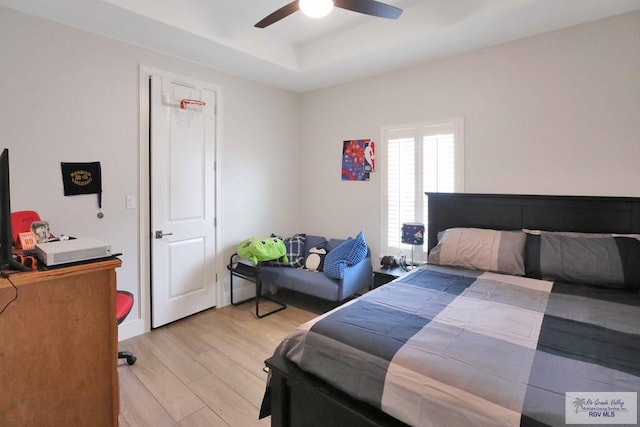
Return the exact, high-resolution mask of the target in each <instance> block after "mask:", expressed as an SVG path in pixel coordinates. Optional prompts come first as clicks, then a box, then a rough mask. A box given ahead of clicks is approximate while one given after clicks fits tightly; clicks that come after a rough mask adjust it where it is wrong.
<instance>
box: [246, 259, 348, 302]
mask: <svg viewBox="0 0 640 427" xmlns="http://www.w3.org/2000/svg"><path fill="white" fill-rule="evenodd" d="M258 276H259V278H260V280H262V281H263V282H264V283H269V284H272V285H275V286H278V287H282V288H286V289H291V290H294V291H296V292H302V293H304V294H307V295H313V296H314V297H318V298H322V299H326V300H329V301H338V299H339V296H340V282H339V281H337V280H335V279H331V278H329V277H327V276H326V275H325V274H322V273H313V272H311V271H308V270H303V269H301V268H281V267H270V266H264V267H260V269H259V272H258Z"/></svg>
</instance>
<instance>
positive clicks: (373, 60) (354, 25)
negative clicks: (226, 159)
mask: <svg viewBox="0 0 640 427" xmlns="http://www.w3.org/2000/svg"><path fill="white" fill-rule="evenodd" d="M289 1H290V0H54V1H51V0H0V5H4V6H7V7H10V8H14V9H17V10H21V11H23V12H26V13H31V14H34V15H38V16H42V17H44V18H46V19H50V20H53V21H57V22H61V23H63V24H67V25H70V26H73V27H77V28H81V29H84V30H87V31H90V32H94V33H97V34H102V35H105V36H108V37H111V38H114V39H118V40H122V41H126V42H129V43H132V44H135V45H138V46H143V47H146V48H149V49H153V50H156V51H160V52H164V53H168V54H171V55H176V56H179V57H181V58H185V59H187V60H190V61H193V62H197V63H200V64H204V65H207V66H211V67H214V68H217V69H221V70H224V71H227V72H230V73H233V74H237V75H241V76H244V77H248V78H251V79H254V80H257V81H261V82H264V83H267V84H269V85H272V86H276V87H280V88H283V89H287V90H291V91H296V92H305V91H309V90H314V89H319V88H323V87H327V86H331V85H335V84H339V83H343V82H347V81H350V80H354V79H358V78H362V77H365V76H370V75H375V74H379V73H382V72H386V71H391V70H395V69H399V68H403V67H406V66H409V65H413V64H418V63H423V62H427V61H429V60H433V59H435V58H441V57H444V56H450V55H455V54H459V53H463V52H468V51H471V50H474V49H479V48H483V47H487V46H491V45H495V44H499V43H504V42H508V41H511V40H516V39H520V38H523V37H529V36H532V35H536V34H541V33H545V32H549V31H553V30H557V29H560V28H564V27H568V26H571V25H576V24H580V23H584V22H589V21H594V20H597V19H601V18H605V17H608V16H613V15H618V14H621V13H625V12H629V11H632V10H638V9H640V0H386V1H385V2H386V3H389V4H392V5H394V6H397V7H400V8H402V9H403V10H404V13H403V14H402V16H401V17H400V18H399V19H398V20H387V19H381V18H374V17H370V16H366V15H362V14H358V13H354V12H350V11H347V10H343V9H334V10H333V11H332V12H331V14H329V16H327V17H326V18H322V19H311V18H308V17H306V16H304V15H303V14H302V13H300V12H296V13H295V14H293V15H290V16H289V17H287V18H285V19H283V20H282V21H279V22H277V23H275V24H274V25H271V26H269V27H267V28H265V29H258V28H254V27H253V25H254V24H255V23H256V22H258V21H259V20H260V19H262V18H264V17H265V16H266V15H268V14H270V13H271V12H273V11H275V10H276V9H278V8H280V7H282V6H284V5H285V4H287V3H288V2H289Z"/></svg>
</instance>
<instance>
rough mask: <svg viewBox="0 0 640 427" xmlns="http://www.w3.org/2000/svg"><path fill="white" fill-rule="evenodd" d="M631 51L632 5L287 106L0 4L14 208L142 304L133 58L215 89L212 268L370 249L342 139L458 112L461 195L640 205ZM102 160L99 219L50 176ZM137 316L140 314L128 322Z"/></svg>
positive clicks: (372, 191)
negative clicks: (261, 248) (256, 257)
mask: <svg viewBox="0 0 640 427" xmlns="http://www.w3.org/2000/svg"><path fill="white" fill-rule="evenodd" d="M638 40H640V13H638V12H635V13H631V14H626V15H622V16H619V17H614V18H611V19H607V20H603V21H598V22H595V23H590V24H585V25H581V26H577V27H573V28H570V29H566V30H562V31H558V32H555V33H551V34H547V35H543V36H539V37H533V38H529V39H525V40H521V41H517V42H513V43H509V44H505V45H501V46H497V47H493V48H489V49H484V50H481V51H477V52H473V53H470V54H465V55H461V56H457V57H453V58H448V59H444V60H440V61H435V62H431V63H427V64H424V65H420V66H415V67H411V68H406V69H404V70H401V71H397V72H392V73H387V74H384V75H380V76H376V77H371V78H367V79H362V80H359V81H355V82H352V83H349V84H345V85H341V86H336V87H333V88H329V89H325V90H320V91H316V92H311V93H306V94H302V95H296V94H292V93H288V92H285V91H282V90H278V89H274V88H271V87H268V86H266V85H262V84H259V83H256V82H253V81H249V80H246V79H242V78H238V77H235V76H232V75H229V74H226V73H223V72H220V71H217V70H212V69H209V68H206V67H203V66H199V65H196V64H192V63H189V62H186V61H183V60H181V59H178V58H174V57H170V56H167V55H162V54H159V53H155V52H152V51H149V50H145V49H141V48H137V47H134V46H131V45H127V44H124V43H121V42H118V41H114V40H111V39H107V38H104V37H100V36H96V35H92V34H89V33H86V32H83V31H80V30H76V29H72V28H69V27H65V26H62V25H58V24H55V23H52V22H49V21H45V20H42V19H40V18H36V17H32V16H29V15H25V14H22V13H19V12H16V11H13V10H10V9H5V8H0V137H1V138H2V142H1V143H0V148H2V147H8V148H9V149H10V152H11V168H12V203H13V206H12V207H13V209H14V210H21V209H35V210H37V211H39V212H40V213H41V215H42V216H43V217H44V218H45V219H47V220H49V221H50V222H51V224H52V229H53V231H54V232H55V233H67V234H70V235H78V236H83V235H90V236H95V237H99V238H102V239H105V240H108V241H109V242H110V243H111V244H112V246H113V248H114V250H116V251H119V252H123V253H124V256H123V262H124V263H123V267H122V268H121V269H119V271H118V280H119V286H120V287H121V288H123V289H128V290H131V291H133V292H134V293H136V295H139V292H140V286H141V285H140V283H139V276H140V270H139V266H140V261H141V260H140V259H139V256H138V245H139V241H138V235H139V229H138V227H139V210H138V209H134V210H128V209H126V206H125V198H126V196H128V195H134V196H136V197H137V196H138V189H139V167H138V166H139V160H138V152H139V147H138V143H139V142H138V102H139V101H138V93H139V88H138V73H139V66H140V64H142V65H146V66H149V67H153V68H157V69H162V70H166V71H168V72H171V73H176V74H182V75H186V76H190V77H192V78H195V79H199V80H205V81H210V82H212V83H215V84H217V85H220V86H222V88H223V119H222V126H223V130H222V132H223V133H222V146H223V149H222V154H221V157H222V164H221V165H219V169H220V177H221V179H222V207H221V209H222V214H221V218H219V225H220V227H222V230H221V233H222V241H221V242H220V245H221V247H222V248H223V258H224V259H223V260H220V263H219V264H220V265H224V263H225V262H226V261H227V259H228V257H229V256H230V255H231V253H233V251H234V250H235V246H236V245H237V243H238V242H239V241H241V240H242V239H244V238H245V237H248V236H253V235H260V234H263V233H270V232H272V231H274V232H281V233H283V234H288V233H293V232H296V231H306V232H308V233H314V234H323V235H327V236H331V237H345V236H347V235H355V234H356V233H357V232H358V231H359V230H364V232H365V234H366V236H367V239H368V242H369V244H370V245H371V246H372V249H373V252H374V254H373V255H374V257H377V256H379V255H380V253H379V248H380V246H381V245H380V242H381V235H380V234H381V230H380V223H381V218H380V209H381V200H380V194H381V189H382V180H381V177H380V172H378V173H374V174H372V180H371V181H370V182H342V181H341V179H340V168H341V165H340V154H341V148H342V141H343V140H345V139H357V138H373V139H374V140H376V141H380V131H381V128H382V127H383V126H390V125H395V124H402V123H408V122H418V121H432V120H438V119H446V118H453V117H463V118H464V120H465V143H466V156H465V166H466V167H465V181H466V182H465V188H466V190H467V191H469V192H496V193H531V194H535V193H547V194H585V195H620V196H640V185H639V182H640V169H639V168H638V166H637V165H638V160H640V143H639V136H638V135H640V49H638ZM96 160H99V161H101V162H102V165H103V175H104V176H103V181H104V184H103V187H104V198H103V199H104V206H103V212H104V213H105V217H104V219H102V220H98V219H97V218H96V213H97V212H98V209H97V204H96V198H95V197H93V196H75V197H64V196H63V192H62V182H61V177H60V167H59V163H60V162H61V161H96ZM383 163H384V158H382V157H381V156H379V157H378V165H379V166H382V165H383ZM141 202H142V203H144V202H145V201H141V200H139V197H138V203H141ZM218 274H219V275H220V276H221V277H222V276H224V277H225V278H224V279H221V281H222V280H224V282H225V288H226V287H228V279H227V278H226V272H225V271H224V269H220V270H219V271H218ZM141 316H142V313H141V311H140V307H139V306H136V307H135V309H134V312H133V313H132V314H131V315H130V319H131V318H132V319H134V320H135V319H136V317H137V318H141Z"/></svg>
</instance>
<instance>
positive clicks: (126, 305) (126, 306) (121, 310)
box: [116, 291, 136, 365]
mask: <svg viewBox="0 0 640 427" xmlns="http://www.w3.org/2000/svg"><path fill="white" fill-rule="evenodd" d="M131 307H133V294H132V293H131V292H127V291H116V320H117V321H118V325H119V324H120V323H122V321H123V320H124V319H125V318H126V317H127V316H128V315H129V312H130V311H131ZM118 359H127V364H128V365H133V364H134V363H136V357H135V356H134V355H133V353H131V352H130V351H119V352H118Z"/></svg>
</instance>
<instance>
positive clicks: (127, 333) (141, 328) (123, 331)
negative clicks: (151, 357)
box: [118, 319, 149, 341]
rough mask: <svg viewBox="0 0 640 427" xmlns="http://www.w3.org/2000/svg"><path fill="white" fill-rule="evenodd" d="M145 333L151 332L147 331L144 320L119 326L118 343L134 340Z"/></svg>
mask: <svg viewBox="0 0 640 427" xmlns="http://www.w3.org/2000/svg"><path fill="white" fill-rule="evenodd" d="M145 332H149V331H148V330H145V325H144V320H142V319H137V320H132V321H131V322H124V323H121V324H120V325H119V326H118V341H122V340H126V339H128V338H133V337H135V336H138V335H142V334H144V333H145Z"/></svg>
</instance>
